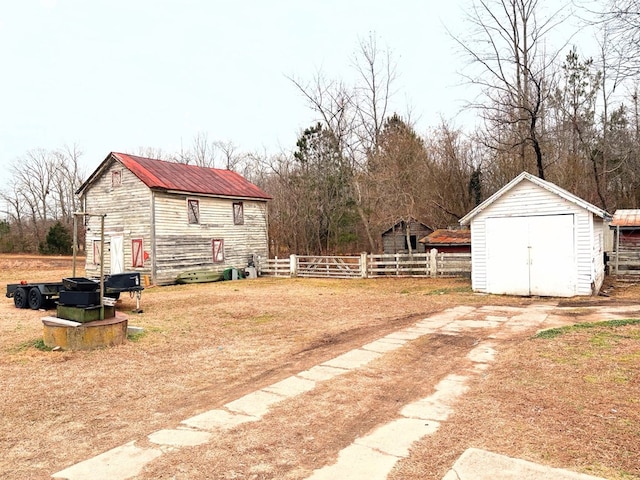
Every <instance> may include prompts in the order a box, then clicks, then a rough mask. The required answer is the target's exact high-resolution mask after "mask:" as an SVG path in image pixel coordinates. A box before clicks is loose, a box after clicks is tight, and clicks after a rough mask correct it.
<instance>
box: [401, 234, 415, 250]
mask: <svg viewBox="0 0 640 480" xmlns="http://www.w3.org/2000/svg"><path fill="white" fill-rule="evenodd" d="M409 240H410V241H411V250H415V249H416V248H418V237H417V236H416V235H411V236H410V237H409ZM404 249H405V250H409V244H408V243H407V236H406V235H405V237H404Z"/></svg>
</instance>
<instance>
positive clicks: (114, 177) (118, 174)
mask: <svg viewBox="0 0 640 480" xmlns="http://www.w3.org/2000/svg"><path fill="white" fill-rule="evenodd" d="M121 185H122V170H114V171H112V172H111V186H112V187H119V186H121Z"/></svg>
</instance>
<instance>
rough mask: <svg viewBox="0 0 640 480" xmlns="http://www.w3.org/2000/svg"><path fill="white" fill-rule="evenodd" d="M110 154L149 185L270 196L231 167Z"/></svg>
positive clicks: (205, 191) (209, 192)
mask: <svg viewBox="0 0 640 480" xmlns="http://www.w3.org/2000/svg"><path fill="white" fill-rule="evenodd" d="M110 156H111V157H113V158H115V159H116V160H118V161H119V162H121V163H122V164H123V165H124V166H125V167H126V168H127V169H128V170H130V171H131V172H132V173H133V174H134V175H135V176H136V177H138V178H139V179H140V180H141V181H142V182H143V183H144V184H145V185H146V186H147V187H149V188H153V189H160V190H173V191H178V192H188V193H199V194H204V195H219V196H224V197H244V198H259V199H264V200H268V199H270V198H271V197H270V196H269V195H268V194H266V193H265V192H263V191H262V190H261V189H260V188H258V187H257V186H256V185H254V184H253V183H251V182H249V181H248V180H247V179H245V178H244V177H243V176H242V175H240V174H238V173H236V172H232V171H231V170H221V169H218V168H206V167H198V166H196V165H186V164H184V163H175V162H166V161H164V160H154V159H151V158H145V157H138V156H135V155H129V154H126V153H118V152H112V153H111V155H110ZM108 158H109V157H107V159H108Z"/></svg>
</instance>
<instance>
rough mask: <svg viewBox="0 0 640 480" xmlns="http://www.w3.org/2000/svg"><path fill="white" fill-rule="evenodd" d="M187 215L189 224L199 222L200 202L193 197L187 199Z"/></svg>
mask: <svg viewBox="0 0 640 480" xmlns="http://www.w3.org/2000/svg"><path fill="white" fill-rule="evenodd" d="M187 217H188V219H189V224H192V225H194V224H198V223H200V202H199V201H198V200H196V199H195V198H188V199H187Z"/></svg>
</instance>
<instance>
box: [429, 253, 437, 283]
mask: <svg viewBox="0 0 640 480" xmlns="http://www.w3.org/2000/svg"><path fill="white" fill-rule="evenodd" d="M436 275H438V250H437V249H435V248H432V249H431V251H430V252H429V276H430V277H435V276H436Z"/></svg>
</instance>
